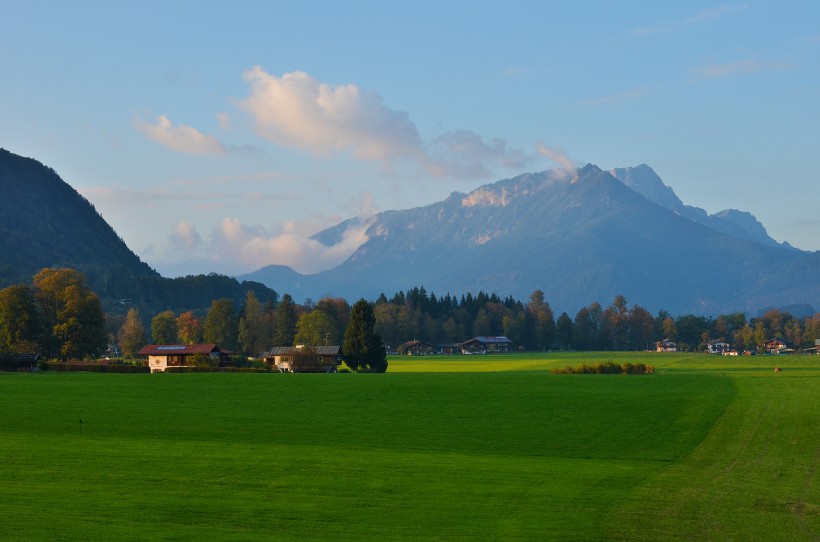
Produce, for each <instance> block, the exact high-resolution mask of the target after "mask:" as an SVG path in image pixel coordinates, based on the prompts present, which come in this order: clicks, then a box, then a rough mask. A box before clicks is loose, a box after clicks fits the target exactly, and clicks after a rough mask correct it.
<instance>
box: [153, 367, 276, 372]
mask: <svg viewBox="0 0 820 542" xmlns="http://www.w3.org/2000/svg"><path fill="white" fill-rule="evenodd" d="M165 372H166V373H269V372H270V371H269V370H268V369H262V368H258V367H166V369H165Z"/></svg>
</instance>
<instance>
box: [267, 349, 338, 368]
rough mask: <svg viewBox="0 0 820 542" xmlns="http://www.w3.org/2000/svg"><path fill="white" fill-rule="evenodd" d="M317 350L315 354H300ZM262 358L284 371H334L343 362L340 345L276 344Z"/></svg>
mask: <svg viewBox="0 0 820 542" xmlns="http://www.w3.org/2000/svg"><path fill="white" fill-rule="evenodd" d="M313 352H315V356H299V354H308V353H313ZM262 358H263V359H264V360H265V362H266V363H269V364H271V365H272V366H274V367H276V368H277V369H279V371H280V372H283V373H319V372H324V373H332V372H336V367H337V366H338V365H339V363H341V362H342V348H341V347H340V346H305V345H302V344H300V345H296V346H274V347H273V348H271V349H270V350H268V351H267V352H265V353H264V354H262Z"/></svg>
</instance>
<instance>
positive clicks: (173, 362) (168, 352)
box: [137, 344, 230, 373]
mask: <svg viewBox="0 0 820 542" xmlns="http://www.w3.org/2000/svg"><path fill="white" fill-rule="evenodd" d="M137 355H138V356H148V360H147V364H148V367H150V368H151V372H152V373H164V372H165V369H167V368H168V367H188V366H189V365H190V361H191V357H192V356H196V355H205V356H208V357H210V358H211V359H212V360H213V361H215V362H216V364H218V363H219V362H222V361H225V360H226V359H228V356H229V355H230V352H228V351H227V350H222V349H221V348H219V346H217V345H216V344H149V345H146V346H143V347H142V348H141V349H140V351H139V352H137Z"/></svg>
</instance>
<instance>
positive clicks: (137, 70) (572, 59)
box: [0, 0, 820, 276]
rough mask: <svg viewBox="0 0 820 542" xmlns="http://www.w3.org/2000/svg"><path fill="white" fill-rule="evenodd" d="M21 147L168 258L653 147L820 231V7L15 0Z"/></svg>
mask: <svg viewBox="0 0 820 542" xmlns="http://www.w3.org/2000/svg"><path fill="white" fill-rule="evenodd" d="M0 25H1V26H2V31H1V32H0V82H2V84H0V147H3V148H6V149H8V150H10V151H12V152H14V153H17V154H21V155H24V156H31V157H33V158H36V159H37V160H39V161H41V162H43V163H45V164H46V165H48V166H50V167H52V168H54V169H55V170H56V171H57V172H58V173H59V174H60V176H61V177H62V178H63V179H64V180H65V181H66V182H68V183H69V184H71V185H72V186H74V187H75V188H76V189H77V190H78V191H79V192H80V193H82V194H83V195H84V196H85V197H86V198H88V199H89V200H90V201H91V202H92V203H93V204H94V205H95V206H96V208H97V209H98V210H99V211H100V212H101V214H102V215H103V216H104V217H105V219H106V220H107V221H108V222H109V223H110V224H111V225H112V226H113V227H114V228H115V229H116V231H117V233H119V234H120V236H121V237H122V238H123V239H124V240H125V241H126V243H127V244H128V245H129V246H130V247H131V248H132V249H133V250H134V251H135V252H137V253H138V254H139V255H140V257H142V259H143V260H145V261H146V262H147V263H148V264H149V265H151V266H152V267H154V268H156V269H157V270H158V271H160V272H161V273H163V274H164V275H166V276H177V275H180V274H194V273H208V272H220V273H228V274H235V273H242V272H248V271H252V270H255V269H257V268H259V267H261V266H263V265H266V264H272V263H278V264H286V265H291V266H292V267H294V268H295V269H297V270H299V271H302V272H316V271H319V270H321V269H324V268H328V267H332V266H333V265H335V264H338V263H340V262H341V261H342V260H343V259H344V258H346V257H347V256H348V255H349V254H350V253H351V252H352V251H353V250H354V249H355V248H356V246H357V245H358V244H360V243H361V242H362V241H363V240H364V239H365V238H364V234H363V231H362V230H356V229H351V230H350V231H349V235H348V236H347V237H346V238H345V240H344V241H343V242H342V243H341V244H340V245H338V246H335V247H324V246H321V245H319V244H318V243H316V242H313V241H311V240H310V239H309V237H310V235H312V234H313V233H316V232H317V231H319V230H321V229H324V228H326V227H329V226H332V225H335V224H336V223H338V222H340V221H341V220H343V219H346V218H350V217H353V216H359V217H362V218H367V217H368V216H371V215H372V214H373V213H374V212H377V211H384V210H390V209H402V208H409V207H415V206H419V205H425V204H428V203H433V202H435V201H438V200H441V199H443V198H445V197H446V196H447V195H448V194H450V193H451V192H452V191H469V190H472V189H474V188H476V187H478V186H480V185H482V184H485V183H488V182H492V181H495V180H498V179H503V178H508V177H512V176H515V175H518V174H520V173H525V172H529V171H541V170H545V169H549V168H553V167H567V166H569V165H583V164H586V163H588V162H591V163H594V164H597V165H598V166H600V167H601V168H604V169H610V168H614V167H624V166H634V165H638V164H640V163H646V164H649V165H650V166H652V167H653V168H654V169H655V171H656V172H657V173H658V174H659V175H660V176H661V178H663V179H664V181H665V182H666V184H668V185H670V186H671V187H672V188H673V189H674V190H675V192H676V193H677V194H678V196H679V197H680V198H681V199H682V200H683V201H684V202H685V203H687V204H689V205H696V206H699V207H703V208H704V209H706V210H707V211H708V212H710V213H714V212H718V211H721V210H723V209H727V208H736V209H741V210H746V211H750V212H752V213H753V214H755V215H756V216H757V218H758V219H759V220H760V221H761V222H762V223H763V224H764V225H765V226H766V228H767V229H768V231H769V233H770V235H772V236H773V237H774V238H775V239H777V240H778V241H783V240H787V241H789V242H790V243H792V244H793V245H795V246H797V247H799V248H802V249H805V250H818V249H820V211H818V209H820V190H818V188H820V183H819V182H818V179H820V174H819V173H818V171H820V168H818V163H817V162H818V160H817V159H818V157H820V3H817V2H813V1H806V2H788V1H787V2H774V1H772V2H769V1H750V2H739V3H725V4H720V3H711V2H643V1H642V2H546V1H542V2H524V1H522V2H489V1H486V2H475V3H473V2H458V1H453V2H424V1H420V2H412V3H398V2H270V1H269V2H242V1H240V2H174V1H163V2H158V1H151V0H149V1H141V2H85V1H78V2H45V1H36V0H33V1H31V2H19V1H16V2H10V1H6V0H0Z"/></svg>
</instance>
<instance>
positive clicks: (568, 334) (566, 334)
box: [555, 312, 572, 350]
mask: <svg viewBox="0 0 820 542" xmlns="http://www.w3.org/2000/svg"><path fill="white" fill-rule="evenodd" d="M555 338H556V340H557V341H558V346H559V348H561V350H565V349H567V348H569V347H570V345H571V344H572V319H571V318H570V317H569V315H568V314H567V313H565V312H562V313H561V316H559V317H558V321H557V322H556V323H555Z"/></svg>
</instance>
